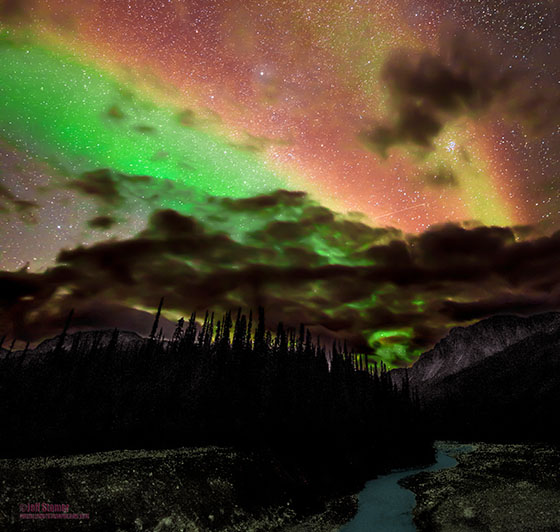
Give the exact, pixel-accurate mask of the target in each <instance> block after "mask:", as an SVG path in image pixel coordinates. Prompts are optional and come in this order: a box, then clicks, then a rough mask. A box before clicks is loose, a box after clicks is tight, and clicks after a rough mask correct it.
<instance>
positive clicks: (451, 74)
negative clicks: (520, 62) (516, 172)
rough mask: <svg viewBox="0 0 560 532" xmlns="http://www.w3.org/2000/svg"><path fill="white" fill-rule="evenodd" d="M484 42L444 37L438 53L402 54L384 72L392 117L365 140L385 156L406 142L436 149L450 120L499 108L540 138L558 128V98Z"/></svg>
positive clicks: (367, 133) (365, 134)
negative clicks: (393, 148)
mask: <svg viewBox="0 0 560 532" xmlns="http://www.w3.org/2000/svg"><path fill="white" fill-rule="evenodd" d="M485 44H487V43H484V42H480V41H477V40H475V38H474V37H470V36H468V35H465V34H461V35H452V36H451V37H447V38H442V40H441V43H440V50H439V52H438V53H437V54H434V53H431V52H412V51H398V52H395V53H394V54H392V55H391V56H390V57H389V59H388V60H387V62H386V63H385V65H384V67H383V70H382V79H383V81H384V83H385V85H386V86H387V90H388V91H389V93H390V97H391V101H392V105H393V108H394V115H393V116H392V117H391V119H390V121H389V122H388V123H386V124H379V125H376V126H375V127H374V128H372V129H370V130H368V131H364V132H362V133H361V135H360V137H361V140H362V141H363V142H364V143H365V144H367V145H368V146H371V147H372V148H374V149H375V150H376V151H378V152H379V153H380V154H381V155H383V156H386V155H387V151H388V149H389V148H391V147H393V146H396V145H401V144H407V145H412V146H417V147H419V148H422V149H431V148H433V141H434V139H435V138H436V137H437V136H438V134H439V133H440V132H441V130H442V129H443V127H444V126H445V124H446V123H447V122H448V121H451V120H454V119H455V118H457V117H459V116H463V115H465V114H480V113H483V112H487V111H489V110H490V109H495V110H496V111H497V112H499V113H500V114H502V115H503V116H505V117H507V118H509V119H511V120H516V121H521V122H523V123H524V124H525V125H526V126H527V127H528V128H529V129H530V130H531V131H532V132H534V133H536V134H540V133H543V132H544V131H548V130H551V128H554V127H556V123H557V121H558V117H559V116H560V115H559V113H560V95H559V94H558V91H557V90H556V89H555V87H547V86H544V85H542V84H541V85H538V84H537V83H536V80H537V79H538V77H539V76H538V75H537V74H538V73H532V72H529V71H527V70H525V71H524V70H521V69H520V68H516V67H513V68H512V66H511V65H510V64H506V63H505V62H504V59H503V58H502V57H501V56H497V55H496V56H494V55H491V54H490V53H489V51H488V46H486V47H485Z"/></svg>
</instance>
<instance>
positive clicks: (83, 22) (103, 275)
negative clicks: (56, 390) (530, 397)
mask: <svg viewBox="0 0 560 532" xmlns="http://www.w3.org/2000/svg"><path fill="white" fill-rule="evenodd" d="M559 15H560V12H559V9H558V7H557V6H555V5H554V3H553V2H546V1H538V2H537V1H535V2H533V1H531V2H523V3H515V5H513V4H512V3H511V2H507V1H504V0H480V1H476V2H475V1H462V2H460V1H453V0H438V1H436V2H433V1H432V2H428V1H413V0H398V1H395V2H385V1H383V2H373V1H348V0H338V1H335V2H330V1H327V2H314V1H306V2H304V1H300V0H292V1H286V2H279V1H273V0H270V1H263V2H252V1H249V2H239V1H234V0H231V1H223V2H210V1H208V0H206V1H176V0H171V1H165V2H155V1H132V0H131V1H129V2H127V1H123V2H121V1H116V0H113V1H110V0H96V1H90V2H78V1H62V0H61V1H56V0H29V1H25V0H19V1H15V0H8V1H3V2H0V21H1V22H0V66H1V68H0V153H1V154H2V157H1V158H0V215H1V216H2V233H1V237H0V238H1V240H0V247H1V257H0V260H1V267H2V269H3V272H2V273H1V274H0V275H1V277H0V283H1V284H2V287H3V291H2V296H1V297H2V298H3V305H2V308H3V311H2V314H0V324H1V325H2V328H3V329H4V330H5V332H6V333H7V334H8V336H9V337H11V336H13V335H15V336H16V337H17V338H18V339H20V340H27V339H30V340H37V339H39V338H41V337H44V336H46V335H49V334H52V333H53V331H56V330H58V328H59V327H60V323H61V320H63V318H62V316H64V315H65V314H66V313H67V312H68V310H69V309H70V308H75V309H76V317H77V318H76V319H77V322H76V326H83V327H102V326H114V325H116V324H117V323H118V324H119V325H120V326H127V325H128V326H130V327H134V326H139V325H138V323H139V322H138V320H139V319H140V318H139V316H142V315H143V313H144V312H145V311H152V310H153V308H154V306H156V305H157V302H158V301H159V297H160V296H165V298H166V302H167V303H166V306H167V314H166V317H167V318H168V319H170V320H173V319H176V318H177V317H180V316H182V315H186V314H188V313H190V312H191V311H192V310H195V309H196V310H203V309H206V308H213V309H215V310H218V311H219V310H226V309H228V308H236V307H237V306H242V307H244V308H247V307H254V306H256V305H263V306H265V307H266V308H267V312H268V316H269V317H270V319H271V320H272V321H278V320H283V321H285V322H288V323H291V324H294V325H297V323H298V322H300V321H302V322H304V323H306V324H307V325H309V326H310V327H311V328H312V329H313V330H314V332H316V333H318V334H321V335H323V336H327V337H337V338H341V339H347V340H349V341H350V342H351V343H352V344H353V345H354V346H355V347H356V349H359V350H362V351H364V352H370V353H373V352H376V353H377V355H378V356H379V357H382V358H383V359H384V360H386V361H387V362H389V363H390V364H399V363H407V362H410V361H412V360H413V359H414V358H415V357H416V356H417V355H418V354H419V353H420V352H422V350H424V349H426V348H428V347H430V346H431V345H433V343H434V342H436V341H437V340H438V339H439V338H440V337H441V336H442V335H443V334H445V332H446V331H447V330H448V329H449V327H451V326H453V325H457V324H462V323H468V322H470V321H472V320H475V319H479V318H481V317H484V316H487V315H491V314H493V313H498V312H520V313H529V312H536V311H539V310H546V309H553V308H558V305H559V304H560V277H559V274H558V265H559V264H560V256H559V253H560V252H559V251H558V249H559V248H558V244H559V243H560V242H559V239H560V236H559V235H558V233H555V231H557V230H558V219H559V218H558V214H559V212H560V211H559V208H560V198H559V189H560V183H559V181H558V168H559V165H558V153H559V142H558V122H559V118H560V113H559V101H560V95H559V91H558V83H559V80H560V78H559V75H558V74H559V65H560V62H559V59H558V53H557V51H556V50H557V46H558V37H559V33H558V24H557V22H558V17H559ZM26 263H29V264H28V266H26ZM24 267H25V268H24ZM22 268H23V269H22ZM0 332H1V331H0Z"/></svg>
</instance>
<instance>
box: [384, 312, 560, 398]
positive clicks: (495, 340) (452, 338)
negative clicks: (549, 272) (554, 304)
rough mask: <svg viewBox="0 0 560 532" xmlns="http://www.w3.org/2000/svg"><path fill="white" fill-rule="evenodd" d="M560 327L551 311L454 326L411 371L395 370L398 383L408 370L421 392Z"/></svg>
mask: <svg viewBox="0 0 560 532" xmlns="http://www.w3.org/2000/svg"><path fill="white" fill-rule="evenodd" d="M559 329H560V313H559V312H547V313H544V314H537V315H534V316H529V317H522V316H515V315H503V316H502V315H500V316H493V317H490V318H486V319H484V320H481V321H479V322H477V323H475V324H473V325H470V326H467V327H454V328H452V329H451V330H450V331H449V334H448V335H447V336H445V338H442V339H441V340H440V341H439V342H438V343H437V344H436V345H435V346H434V347H433V349H431V350H429V351H426V352H425V353H423V354H422V355H421V356H420V358H419V359H418V360H417V361H416V362H415V363H414V365H413V366H412V367H411V368H408V370H405V369H395V370H392V371H391V377H392V379H393V381H394V382H396V383H402V380H403V379H404V376H405V372H408V377H409V380H410V385H411V386H412V387H413V388H416V389H417V390H418V391H419V393H420V394H424V393H425V390H426V389H427V388H430V387H432V386H433V385H434V384H435V383H436V382H438V381H440V380H441V379H444V378H446V377H448V376H450V375H453V374H456V373H459V372H461V371H463V370H464V369H466V368H469V367H471V366H474V365H476V364H478V363H479V362H481V361H483V360H485V359H487V358H489V357H492V356H493V355H495V354H497V353H500V352H502V351H504V349H507V348H508V347H509V346H512V345H515V344H517V343H518V342H521V341H522V340H524V339H526V338H529V337H531V336H533V335H536V334H541V333H544V334H549V333H553V332H555V331H558V330H559Z"/></svg>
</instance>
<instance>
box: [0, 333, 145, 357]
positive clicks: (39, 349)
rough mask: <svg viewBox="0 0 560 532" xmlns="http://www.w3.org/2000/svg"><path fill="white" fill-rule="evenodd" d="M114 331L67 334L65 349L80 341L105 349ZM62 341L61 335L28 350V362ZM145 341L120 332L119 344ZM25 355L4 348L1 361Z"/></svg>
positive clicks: (137, 336) (134, 343)
mask: <svg viewBox="0 0 560 532" xmlns="http://www.w3.org/2000/svg"><path fill="white" fill-rule="evenodd" d="M113 333H114V329H105V330H100V331H82V332H75V333H72V334H67V335H66V337H65V339H64V344H63V347H64V349H70V348H71V347H72V345H73V344H74V342H75V341H78V340H79V341H80V342H81V343H84V344H92V343H93V342H99V346H100V347H105V346H106V345H108V344H109V342H110V341H111V337H112V336H113ZM59 339H60V335H58V336H55V337H53V338H48V339H47V340H43V341H42V342H41V343H40V344H39V345H37V346H36V347H35V348H33V349H28V351H27V353H26V354H25V358H26V360H32V359H33V358H36V357H38V356H40V355H43V354H45V353H48V352H49V351H52V350H53V349H55V348H56V346H57V345H58V342H59ZM144 340H145V338H143V337H142V336H140V335H139V334H137V333H135V332H130V331H119V335H118V342H119V343H120V344H124V345H126V346H129V347H132V346H133V345H137V344H140V343H142V342H143V341H144ZM23 354H24V350H21V349H20V350H18V351H13V352H12V353H11V354H9V350H8V349H5V348H2V349H1V350H0V359H2V358H4V357H7V356H10V357H14V358H16V357H20V356H22V355H23Z"/></svg>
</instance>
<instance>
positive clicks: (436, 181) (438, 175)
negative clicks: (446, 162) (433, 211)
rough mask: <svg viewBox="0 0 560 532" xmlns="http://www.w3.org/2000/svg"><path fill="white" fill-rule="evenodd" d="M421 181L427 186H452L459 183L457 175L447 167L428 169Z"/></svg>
mask: <svg viewBox="0 0 560 532" xmlns="http://www.w3.org/2000/svg"><path fill="white" fill-rule="evenodd" d="M422 181H423V182H424V183H425V184H426V185H428V186H431V187H437V188H453V187H457V186H458V185H459V180H458V179H457V175H456V174H455V172H453V170H451V169H449V168H439V169H437V170H435V171H428V172H426V173H425V174H424V175H423V179H422Z"/></svg>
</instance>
